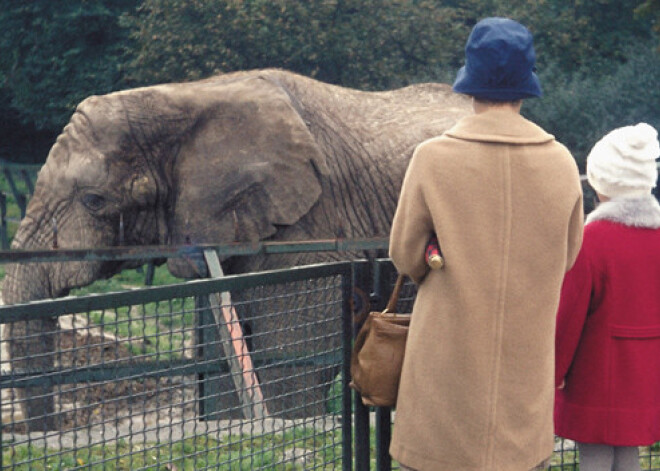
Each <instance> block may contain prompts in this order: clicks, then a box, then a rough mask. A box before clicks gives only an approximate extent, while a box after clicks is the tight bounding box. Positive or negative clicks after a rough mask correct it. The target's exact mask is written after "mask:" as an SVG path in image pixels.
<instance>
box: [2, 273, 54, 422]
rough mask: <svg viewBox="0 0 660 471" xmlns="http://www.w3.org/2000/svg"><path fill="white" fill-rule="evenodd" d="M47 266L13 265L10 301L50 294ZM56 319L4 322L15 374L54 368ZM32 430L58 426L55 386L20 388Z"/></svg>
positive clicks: (6, 289)
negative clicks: (52, 389)
mask: <svg viewBox="0 0 660 471" xmlns="http://www.w3.org/2000/svg"><path fill="white" fill-rule="evenodd" d="M43 271H44V270H43V267H39V266H38V264H31V265H11V266H9V267H8V270H7V275H6V277H5V281H4V286H3V300H4V302H5V303H6V304H17V303H24V302H28V301H32V300H36V299H43V298H46V297H49V294H50V292H49V291H50V290H49V288H48V286H49V283H48V281H47V279H46V277H45V276H44V273H43ZM58 329H59V327H58V323H57V319H56V318H50V317H44V318H38V319H29V320H25V321H18V322H10V323H7V324H5V325H4V340H5V341H6V342H7V345H8V350H9V356H10V367H11V370H12V375H16V376H20V375H22V374H23V373H27V372H36V373H37V374H39V375H40V376H43V375H44V373H43V372H47V371H51V370H52V369H53V368H54V366H55V365H54V358H55V355H54V352H55V340H56V336H57V332H58ZM16 393H17V397H18V399H19V401H20V404H21V407H22V412H23V417H24V419H25V424H26V426H27V429H28V431H47V430H54V429H56V428H57V420H56V415H55V405H54V398H53V397H52V394H51V388H50V387H49V386H47V385H44V386H41V385H40V386H30V387H24V388H19V389H17V390H16Z"/></svg>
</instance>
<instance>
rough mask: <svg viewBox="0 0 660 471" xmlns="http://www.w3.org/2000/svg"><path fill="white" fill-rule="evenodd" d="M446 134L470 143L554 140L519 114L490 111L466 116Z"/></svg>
mask: <svg viewBox="0 0 660 471" xmlns="http://www.w3.org/2000/svg"><path fill="white" fill-rule="evenodd" d="M445 134H446V135H448V136H451V137H455V138H457V139H465V140H469V141H482V142H501V143H507V144H542V143H545V142H549V141H552V140H553V139H554V136H553V135H551V134H548V133H547V132H545V131H544V130H543V129H541V128H540V127H539V126H537V125H536V124H534V123H532V122H531V121H529V120H527V119H525V118H524V117H522V116H521V115H519V114H518V113H512V112H510V111H504V110H488V111H485V112H483V113H478V114H473V115H469V116H466V117H464V118H462V119H461V120H459V121H458V122H457V123H456V124H455V125H454V127H452V128H451V129H449V130H448V131H447V132H446V133H445Z"/></svg>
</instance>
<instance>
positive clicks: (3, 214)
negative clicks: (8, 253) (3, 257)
mask: <svg viewBox="0 0 660 471" xmlns="http://www.w3.org/2000/svg"><path fill="white" fill-rule="evenodd" d="M0 243H1V244H2V250H8V249H9V234H8V233H7V196H6V195H5V194H4V193H2V192H0Z"/></svg>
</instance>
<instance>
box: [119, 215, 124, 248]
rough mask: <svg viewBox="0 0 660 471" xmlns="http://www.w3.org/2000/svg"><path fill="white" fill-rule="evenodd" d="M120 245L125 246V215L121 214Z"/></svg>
mask: <svg viewBox="0 0 660 471" xmlns="http://www.w3.org/2000/svg"><path fill="white" fill-rule="evenodd" d="M119 245H120V246H121V245H124V213H119Z"/></svg>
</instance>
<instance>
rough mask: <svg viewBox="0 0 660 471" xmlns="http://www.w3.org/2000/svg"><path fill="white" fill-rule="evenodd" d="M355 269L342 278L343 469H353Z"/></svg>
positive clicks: (350, 470)
mask: <svg viewBox="0 0 660 471" xmlns="http://www.w3.org/2000/svg"><path fill="white" fill-rule="evenodd" d="M352 286H353V270H351V271H350V272H349V273H348V274H343V275H342V278H341V292H342V319H341V321H342V369H341V376H342V379H343V381H342V383H343V384H342V392H341V393H342V398H341V399H342V401H341V403H342V470H343V471H352V469H353V433H352V431H353V418H352V416H353V414H352V409H353V401H352V399H353V397H352V396H353V395H352V394H351V389H350V388H349V387H348V383H349V381H350V379H351V348H352V346H353V310H352V309H351V297H352V295H353V289H352Z"/></svg>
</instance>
